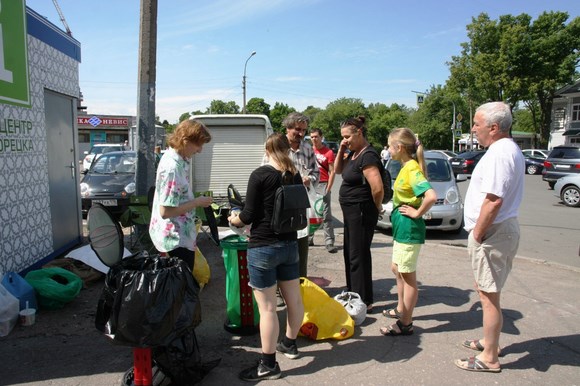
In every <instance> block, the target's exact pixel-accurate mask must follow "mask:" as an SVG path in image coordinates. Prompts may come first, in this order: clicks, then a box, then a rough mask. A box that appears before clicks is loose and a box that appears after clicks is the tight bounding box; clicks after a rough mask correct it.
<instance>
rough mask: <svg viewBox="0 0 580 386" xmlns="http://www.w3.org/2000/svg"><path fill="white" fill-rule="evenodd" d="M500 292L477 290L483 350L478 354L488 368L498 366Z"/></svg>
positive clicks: (501, 320)
mask: <svg viewBox="0 0 580 386" xmlns="http://www.w3.org/2000/svg"><path fill="white" fill-rule="evenodd" d="M500 294H501V292H484V291H481V290H479V298H480V300H481V308H482V310H483V343H482V345H483V347H484V349H483V351H482V352H481V354H479V355H478V358H479V360H481V361H483V362H484V363H485V364H486V365H487V366H488V367H490V368H498V367H500V365H499V358H498V351H499V336H500V333H501V329H502V326H503V315H502V313H501V306H500Z"/></svg>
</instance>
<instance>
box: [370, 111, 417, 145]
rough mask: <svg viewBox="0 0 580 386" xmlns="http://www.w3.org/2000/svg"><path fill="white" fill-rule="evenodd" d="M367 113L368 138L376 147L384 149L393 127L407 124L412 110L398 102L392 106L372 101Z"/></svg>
mask: <svg viewBox="0 0 580 386" xmlns="http://www.w3.org/2000/svg"><path fill="white" fill-rule="evenodd" d="M367 114H368V119H369V122H368V124H367V127H368V140H369V142H370V143H372V144H373V146H374V147H375V148H377V149H382V148H383V146H385V145H386V144H387V140H388V137H389V133H390V131H391V130H392V129H394V128H397V127H406V126H407V123H408V121H409V117H410V115H411V110H410V109H408V108H407V107H405V106H404V105H398V104H396V103H393V104H392V105H391V106H390V107H388V106H387V105H385V104H383V103H371V104H370V105H369V106H368V107H367Z"/></svg>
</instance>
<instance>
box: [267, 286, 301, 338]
mask: <svg viewBox="0 0 580 386" xmlns="http://www.w3.org/2000/svg"><path fill="white" fill-rule="evenodd" d="M278 286H279V287H280V291H282V296H284V300H285V301H286V336H287V337H288V338H290V339H296V337H297V336H298V332H299V331H300V327H301V326H302V320H303V319H304V304H303V303H302V295H301V294H300V279H295V280H288V281H279V282H278ZM260 328H261V324H260ZM276 338H277V336H276Z"/></svg>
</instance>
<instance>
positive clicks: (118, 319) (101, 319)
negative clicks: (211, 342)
mask: <svg viewBox="0 0 580 386" xmlns="http://www.w3.org/2000/svg"><path fill="white" fill-rule="evenodd" d="M200 322H201V307H200V303H199V285H198V284H197V282H196V281H195V279H194V278H193V275H192V273H191V271H190V270H189V268H188V267H187V264H186V263H185V262H183V261H182V260H179V259H178V258H161V257H160V256H140V255H137V256H130V257H127V258H125V259H123V260H121V261H120V262H119V263H117V264H115V265H114V266H113V267H111V269H110V270H109V272H108V273H107V276H106V278H105V286H104V287H103V291H102V293H101V297H100V299H99V302H98V305H97V314H96V317H95V326H96V328H97V330H99V331H101V332H103V333H104V334H105V335H106V336H108V337H109V338H111V339H112V340H113V342H115V343H118V344H122V345H127V346H132V347H142V348H144V347H154V346H162V345H169V344H171V342H173V341H174V340H175V339H176V338H178V337H180V336H181V335H182V334H184V333H185V332H187V331H188V330H189V329H191V328H193V327H196V326H197V325H199V323H200Z"/></svg>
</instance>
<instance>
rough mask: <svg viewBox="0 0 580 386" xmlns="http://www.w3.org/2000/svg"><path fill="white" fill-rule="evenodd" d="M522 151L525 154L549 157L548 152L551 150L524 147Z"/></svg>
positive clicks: (543, 157)
mask: <svg viewBox="0 0 580 386" xmlns="http://www.w3.org/2000/svg"><path fill="white" fill-rule="evenodd" d="M522 153H524V156H530V157H533V158H541V159H546V158H547V157H548V154H550V150H547V149H524V150H522Z"/></svg>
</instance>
